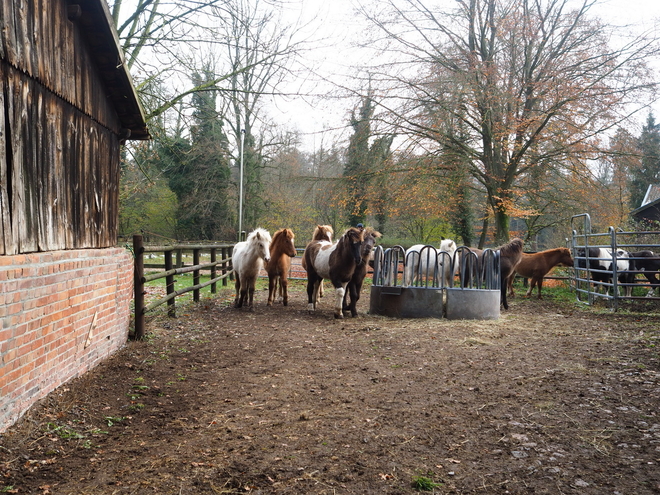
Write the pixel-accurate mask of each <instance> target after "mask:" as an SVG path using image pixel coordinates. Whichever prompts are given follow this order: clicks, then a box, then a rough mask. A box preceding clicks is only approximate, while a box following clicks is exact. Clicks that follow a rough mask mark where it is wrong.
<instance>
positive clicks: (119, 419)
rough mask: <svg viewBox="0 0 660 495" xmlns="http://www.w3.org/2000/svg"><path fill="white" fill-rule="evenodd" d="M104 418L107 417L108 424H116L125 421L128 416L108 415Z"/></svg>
mask: <svg viewBox="0 0 660 495" xmlns="http://www.w3.org/2000/svg"><path fill="white" fill-rule="evenodd" d="M103 419H105V422H106V423H107V425H108V426H114V425H116V424H117V423H121V422H122V421H124V420H125V419H126V418H125V417H123V416H106V417H105V418H103Z"/></svg>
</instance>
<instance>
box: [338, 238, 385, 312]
mask: <svg viewBox="0 0 660 495" xmlns="http://www.w3.org/2000/svg"><path fill="white" fill-rule="evenodd" d="M381 236H382V234H381V233H380V232H378V231H376V230H374V229H372V228H371V227H367V228H366V229H364V242H363V243H362V263H360V264H359V265H358V266H357V267H356V268H355V271H354V272H353V277H351V281H350V282H349V283H348V285H347V286H346V289H347V290H346V292H345V293H344V303H343V307H342V309H343V310H344V311H350V312H351V316H353V317H355V316H357V308H356V305H357V302H358V301H359V300H360V291H361V290H362V284H363V283H364V277H366V276H367V269H368V268H369V261H370V260H371V259H372V257H373V249H374V245H375V244H376V240H377V239H378V238H379V237H381ZM349 296H350V299H349Z"/></svg>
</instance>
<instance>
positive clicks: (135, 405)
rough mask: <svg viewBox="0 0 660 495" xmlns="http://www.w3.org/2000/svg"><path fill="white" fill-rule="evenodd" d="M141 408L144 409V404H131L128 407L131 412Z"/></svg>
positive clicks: (138, 410)
mask: <svg viewBox="0 0 660 495" xmlns="http://www.w3.org/2000/svg"><path fill="white" fill-rule="evenodd" d="M142 409H144V404H140V403H138V404H133V405H132V406H130V407H129V408H128V410H129V411H130V412H132V413H136V412H140V411H141V410H142Z"/></svg>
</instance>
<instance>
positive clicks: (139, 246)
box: [133, 235, 234, 339]
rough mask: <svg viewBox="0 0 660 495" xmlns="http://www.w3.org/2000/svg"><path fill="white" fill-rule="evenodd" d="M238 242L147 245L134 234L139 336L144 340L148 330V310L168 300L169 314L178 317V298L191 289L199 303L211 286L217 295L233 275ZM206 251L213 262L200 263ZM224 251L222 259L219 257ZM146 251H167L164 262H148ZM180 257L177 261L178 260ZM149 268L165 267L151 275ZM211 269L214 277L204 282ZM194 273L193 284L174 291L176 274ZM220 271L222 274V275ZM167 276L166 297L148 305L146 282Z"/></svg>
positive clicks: (136, 311)
mask: <svg viewBox="0 0 660 495" xmlns="http://www.w3.org/2000/svg"><path fill="white" fill-rule="evenodd" d="M233 248H234V244H176V245H171V246H145V245H144V244H143V240H142V236H141V235H134V236H133V253H134V255H135V278H134V284H135V338H136V339H142V338H143V337H144V330H145V328H144V327H145V322H144V320H145V318H144V316H145V314H146V313H147V312H148V311H151V310H152V309H154V308H156V307H158V306H160V305H161V304H165V303H167V305H168V308H167V313H168V315H169V316H176V304H175V299H176V297H177V296H180V295H182V294H185V293H187V292H190V291H192V292H193V300H194V301H195V302H199V291H200V289H202V288H204V287H207V286H209V285H210V286H211V292H212V293H214V294H215V292H216V290H217V283H218V282H220V281H221V282H222V285H223V286H226V285H227V278H228V277H229V276H230V275H231V274H232V266H231V254H232V250H233ZM184 252H192V265H185V264H184V262H183V253H184ZM204 252H208V253H209V254H210V262H209V263H200V255H201V254H202V253H204ZM218 252H220V260H218V259H217V256H218ZM145 253H163V255H164V263H162V264H149V263H145V256H144V255H145ZM175 256H176V260H175ZM145 268H147V269H150V268H152V269H158V270H164V271H159V272H157V273H152V274H149V275H145V274H144V270H145ZM202 270H208V271H210V273H211V278H210V280H207V281H206V282H203V283H200V272H201V271H202ZM190 272H192V274H193V285H191V286H189V287H184V288H183V289H179V290H174V282H175V280H174V276H175V275H179V274H182V273H190ZM218 272H220V274H218ZM160 278H165V289H166V296H165V297H162V298H160V299H158V300H157V301H154V302H152V303H150V304H148V305H145V302H144V296H145V294H146V291H145V284H146V283H147V282H151V281H153V280H158V279H160Z"/></svg>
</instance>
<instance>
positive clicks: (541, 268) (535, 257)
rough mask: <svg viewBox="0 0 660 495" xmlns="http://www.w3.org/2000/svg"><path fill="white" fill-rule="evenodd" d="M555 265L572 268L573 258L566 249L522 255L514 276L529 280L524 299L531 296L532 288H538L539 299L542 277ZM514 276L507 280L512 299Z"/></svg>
mask: <svg viewBox="0 0 660 495" xmlns="http://www.w3.org/2000/svg"><path fill="white" fill-rule="evenodd" d="M557 265H563V266H573V257H572V256H571V251H570V249H568V248H565V247H560V248H555V249H546V250H545V251H541V252H539V253H531V254H530V253H522V257H521V258H520V263H518V266H517V267H516V270H515V272H516V274H518V275H520V276H521V277H525V278H531V279H532V281H531V283H530V284H529V289H528V290H527V294H526V297H529V296H530V295H531V294H532V290H533V289H534V287H538V288H539V299H541V287H542V286H543V277H545V276H546V275H547V273H548V272H549V271H550V270H552V269H553V268H554V267H555V266H557ZM515 278H516V277H515V274H514V276H513V277H511V278H510V279H509V287H508V289H509V296H510V297H514V296H515V294H514V292H513V280H514V279H515Z"/></svg>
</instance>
